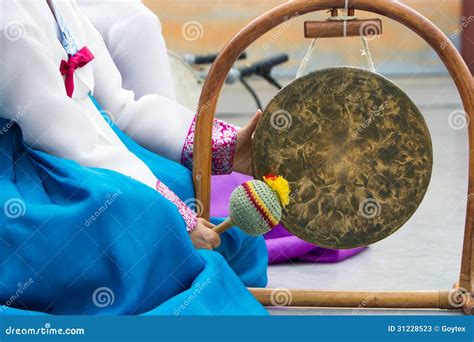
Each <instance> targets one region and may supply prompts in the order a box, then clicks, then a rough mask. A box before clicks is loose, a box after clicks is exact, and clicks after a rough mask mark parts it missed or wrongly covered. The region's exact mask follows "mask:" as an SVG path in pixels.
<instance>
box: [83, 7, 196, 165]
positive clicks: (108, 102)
mask: <svg viewBox="0 0 474 342" xmlns="http://www.w3.org/2000/svg"><path fill="white" fill-rule="evenodd" d="M79 15H80V17H81V24H82V26H83V29H84V32H85V33H86V36H87V44H88V47H89V49H90V50H91V51H92V53H93V54H94V56H95V59H94V61H93V62H92V66H93V68H94V81H95V86H94V96H95V98H96V99H97V100H98V101H99V103H100V104H101V106H102V107H103V108H104V109H105V110H107V111H109V112H111V113H112V115H113V117H114V119H115V120H116V122H115V123H116V124H117V125H118V127H120V128H121V129H122V130H123V131H124V132H125V133H126V134H127V135H129V136H130V137H131V138H133V139H134V140H135V141H137V142H138V143H139V144H141V145H142V146H144V147H145V148H147V149H149V150H151V151H153V152H155V153H157V154H160V155H162V156H164V157H166V158H168V159H170V160H174V161H176V162H180V161H181V154H182V151H183V145H184V142H185V139H186V137H187V134H188V131H189V128H190V127H191V123H192V122H193V118H194V112H192V111H191V110H189V109H187V108H185V107H183V106H181V105H179V104H177V103H176V102H174V101H172V100H170V99H168V98H166V97H164V96H161V95H156V94H151V95H146V96H143V97H141V98H140V99H139V100H135V99H134V93H133V92H132V91H128V90H125V89H123V87H122V78H121V75H120V72H119V71H118V69H117V67H116V66H115V64H114V62H113V60H112V58H111V56H110V54H109V52H108V51H107V48H106V46H105V44H104V41H103V39H102V37H101V35H100V34H99V32H98V31H97V30H96V29H95V28H94V27H93V25H92V24H91V23H90V21H89V20H88V19H87V18H86V17H85V16H84V15H82V14H80V13H79ZM136 53H137V54H138V53H140V51H136ZM143 68H147V66H146V65H144V66H143Z"/></svg>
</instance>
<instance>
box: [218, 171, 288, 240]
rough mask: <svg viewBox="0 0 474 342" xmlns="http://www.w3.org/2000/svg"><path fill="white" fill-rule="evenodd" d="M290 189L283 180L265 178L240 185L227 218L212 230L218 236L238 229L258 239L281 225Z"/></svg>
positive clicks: (232, 198)
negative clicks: (235, 227)
mask: <svg viewBox="0 0 474 342" xmlns="http://www.w3.org/2000/svg"><path fill="white" fill-rule="evenodd" d="M289 194H290V187H289V185H288V182H287V181H286V180H285V179H284V178H283V177H282V176H275V175H266V176H264V177H263V181H261V180H256V179H255V180H251V181H247V182H245V183H243V184H241V185H239V186H238V187H237V188H236V189H235V190H234V191H233V192H232V194H231V196H230V205H229V213H230V215H229V218H228V219H227V220H225V221H224V222H222V223H221V224H219V225H217V226H216V227H214V231H215V232H216V233H218V234H221V233H223V232H225V231H226V230H228V229H230V228H231V227H232V226H237V227H239V228H240V229H242V231H244V232H245V233H246V234H248V235H251V236H260V235H263V234H265V233H268V232H269V231H270V230H272V229H273V228H275V227H276V226H277V225H278V223H280V220H281V215H282V211H283V208H284V207H285V206H286V205H287V204H288V203H289Z"/></svg>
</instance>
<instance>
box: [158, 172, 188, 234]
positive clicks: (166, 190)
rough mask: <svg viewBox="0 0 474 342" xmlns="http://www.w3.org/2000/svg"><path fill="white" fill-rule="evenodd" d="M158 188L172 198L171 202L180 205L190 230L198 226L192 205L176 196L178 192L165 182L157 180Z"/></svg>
mask: <svg viewBox="0 0 474 342" xmlns="http://www.w3.org/2000/svg"><path fill="white" fill-rule="evenodd" d="M156 190H158V192H159V193H160V194H161V195H163V197H165V198H166V199H168V200H170V201H171V202H173V203H174V205H176V207H178V211H179V213H180V214H181V216H182V217H183V220H184V222H185V223H186V229H187V231H188V232H191V231H193V230H194V228H196V226H197V215H196V213H195V212H194V210H192V209H191V208H190V207H188V206H187V205H186V203H184V202H183V201H181V199H180V198H179V197H178V196H176V194H175V193H174V192H173V191H171V189H170V188H168V187H167V186H166V185H165V184H163V183H162V182H160V181H157V182H156Z"/></svg>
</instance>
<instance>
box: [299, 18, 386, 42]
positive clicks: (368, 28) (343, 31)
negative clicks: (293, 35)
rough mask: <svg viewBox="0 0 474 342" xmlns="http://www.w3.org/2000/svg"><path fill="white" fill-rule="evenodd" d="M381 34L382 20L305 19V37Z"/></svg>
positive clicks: (369, 35) (370, 35)
mask: <svg viewBox="0 0 474 342" xmlns="http://www.w3.org/2000/svg"><path fill="white" fill-rule="evenodd" d="M381 34H382V20H380V19H367V20H353V21H347V22H346V23H344V22H342V21H328V20H321V21H305V23H304V36H305V38H340V37H360V36H365V37H372V36H377V35H381Z"/></svg>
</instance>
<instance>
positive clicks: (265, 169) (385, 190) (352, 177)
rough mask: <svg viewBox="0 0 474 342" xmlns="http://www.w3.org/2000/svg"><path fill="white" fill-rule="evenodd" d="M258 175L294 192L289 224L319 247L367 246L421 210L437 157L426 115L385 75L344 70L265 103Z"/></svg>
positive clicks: (256, 155)
mask: <svg viewBox="0 0 474 342" xmlns="http://www.w3.org/2000/svg"><path fill="white" fill-rule="evenodd" d="M252 160H253V171H254V174H255V177H256V178H262V177H263V176H264V175H265V174H268V173H274V174H278V175H282V176H284V177H285V178H286V179H287V180H288V182H289V183H290V186H291V195H290V198H291V200H290V204H289V205H288V206H287V208H286V210H285V211H284V213H283V218H282V223H283V224H284V225H285V227H286V228H287V229H288V230H289V231H290V232H291V233H293V234H294V235H296V236H298V237H300V238H301V239H303V240H305V241H308V242H311V243H314V244H316V245H319V246H322V247H327V248H337V249H348V248H355V247H360V246H367V245H369V244H372V243H374V242H376V241H379V240H381V239H383V238H385V237H387V236H389V235H390V234H392V233H394V232H395V231H397V230H398V229H399V228H400V227H402V225H403V224H404V223H405V222H406V221H407V220H408V219H409V218H410V217H411V216H412V215H413V213H414V212H415V210H416V209H417V208H418V206H419V204H420V203H421V201H422V199H423V197H424V195H425V193H426V190H427V188H428V184H429V181H430V178H431V170H432V166H433V151H432V144H431V138H430V134H429V131H428V127H427V125H426V122H425V120H424V119H423V116H422V114H421V113H420V111H419V110H418V108H417V107H416V106H415V104H414V103H413V102H412V101H411V100H410V98H409V97H408V96H407V95H406V94H405V93H404V92H403V91H402V90H401V89H400V88H399V87H398V86H397V85H395V84H394V83H392V82H391V81H389V80H388V79H386V78H385V77H383V76H381V75H378V74H375V73H372V72H369V71H367V70H363V69H358V68H350V67H338V68H330V69H325V70H320V71H316V72H313V73H310V74H308V75H306V76H304V77H301V78H299V79H296V80H294V81H293V82H292V83H290V84H289V85H287V86H286V87H284V88H283V89H282V90H281V91H280V92H279V93H278V94H277V95H276V96H275V97H274V98H273V99H272V101H271V102H270V103H269V104H268V106H267V108H266V109H265V111H264V114H263V117H262V119H261V120H260V122H259V124H258V126H257V128H256V131H255V136H254V143H253V148H252Z"/></svg>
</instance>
